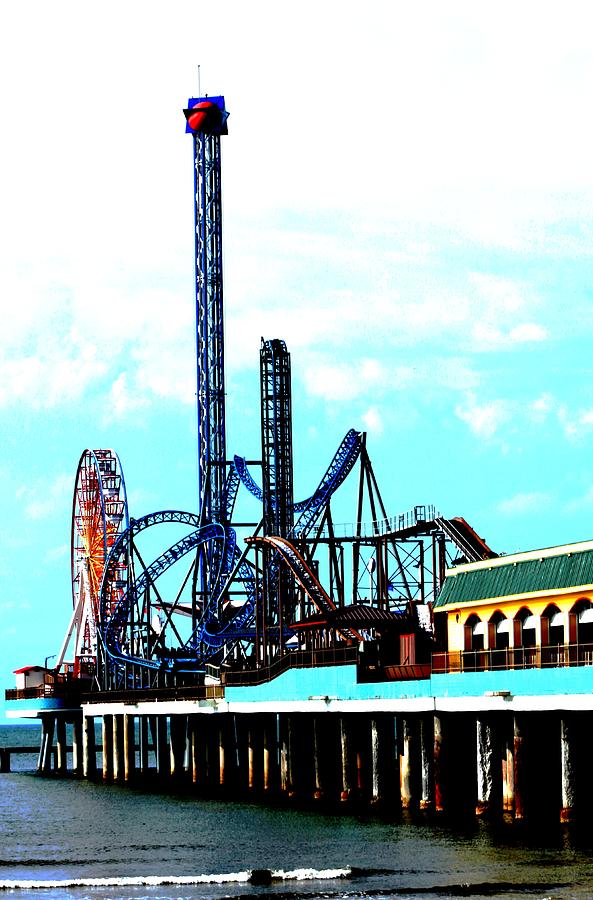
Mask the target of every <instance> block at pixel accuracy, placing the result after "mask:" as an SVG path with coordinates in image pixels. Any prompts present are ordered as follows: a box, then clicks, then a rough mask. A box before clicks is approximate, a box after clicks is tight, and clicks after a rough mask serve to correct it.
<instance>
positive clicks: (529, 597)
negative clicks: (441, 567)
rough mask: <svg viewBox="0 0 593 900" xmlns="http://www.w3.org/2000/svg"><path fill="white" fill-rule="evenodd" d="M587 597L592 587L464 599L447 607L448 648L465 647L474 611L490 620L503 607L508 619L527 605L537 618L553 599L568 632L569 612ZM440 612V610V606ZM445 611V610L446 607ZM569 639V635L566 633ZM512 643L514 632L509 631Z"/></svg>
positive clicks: (503, 612) (591, 594)
mask: <svg viewBox="0 0 593 900" xmlns="http://www.w3.org/2000/svg"><path fill="white" fill-rule="evenodd" d="M582 599H587V600H591V601H592V602H593V590H591V589H589V590H580V589H579V588H578V587H577V588H574V589H570V590H563V591H561V592H557V593H553V592H546V593H545V594H544V595H542V594H523V595H521V596H515V597H498V598H494V599H490V600H477V601H476V602H475V603H471V602H470V603H461V604H460V605H459V606H458V607H447V609H446V612H447V637H448V642H449V643H448V647H449V651H456V650H463V649H464V626H465V623H466V622H467V620H468V619H469V617H470V616H472V615H477V616H479V618H480V620H481V621H482V622H485V623H487V622H488V621H489V620H490V618H491V617H492V616H493V615H494V613H495V612H498V611H500V612H501V613H502V614H503V615H504V616H506V618H507V619H514V618H515V616H516V615H517V613H518V612H519V610H521V609H524V608H527V609H528V610H529V611H530V613H531V614H532V615H534V616H536V617H537V618H538V619H539V618H540V617H541V614H542V613H543V612H544V610H545V609H546V607H547V606H549V605H550V603H554V604H555V605H556V606H557V607H558V609H559V610H560V612H561V613H563V614H564V616H565V622H564V633H565V635H568V614H569V612H570V610H571V609H572V607H573V606H574V604H575V603H577V601H579V600H582ZM437 612H440V610H437ZM443 612H445V610H443ZM540 635H541V630H540V629H539V628H538V629H537V643H540ZM567 640H568V637H567ZM510 641H511V646H512V641H513V635H512V631H511V634H510ZM484 642H485V643H484V646H485V647H487V646H488V636H487V629H486V633H485V635H484Z"/></svg>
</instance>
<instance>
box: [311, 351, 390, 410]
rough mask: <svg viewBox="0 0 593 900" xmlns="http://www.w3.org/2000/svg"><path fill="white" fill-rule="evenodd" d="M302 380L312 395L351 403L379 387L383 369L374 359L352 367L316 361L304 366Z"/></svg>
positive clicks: (350, 365)
mask: <svg viewBox="0 0 593 900" xmlns="http://www.w3.org/2000/svg"><path fill="white" fill-rule="evenodd" d="M304 377H305V386H306V389H307V392H308V393H309V394H310V395H311V396H315V397H322V398H323V399H325V400H352V399H354V398H356V397H359V396H361V395H363V394H365V393H366V392H367V391H368V390H370V389H371V388H373V386H375V385H377V384H379V383H380V382H381V380H382V379H383V378H384V377H385V370H384V368H383V366H382V365H381V364H380V363H379V362H378V361H377V360H375V359H362V360H359V361H357V362H356V363H353V364H348V363H337V364H330V363H322V362H317V363H313V364H311V365H308V366H307V367H306V369H305V376H304Z"/></svg>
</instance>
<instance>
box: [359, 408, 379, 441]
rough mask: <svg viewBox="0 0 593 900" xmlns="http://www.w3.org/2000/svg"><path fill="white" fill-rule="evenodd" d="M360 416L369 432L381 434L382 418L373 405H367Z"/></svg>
mask: <svg viewBox="0 0 593 900" xmlns="http://www.w3.org/2000/svg"><path fill="white" fill-rule="evenodd" d="M361 418H362V421H363V422H364V424H365V425H366V429H367V431H368V432H370V434H372V435H376V436H379V435H381V434H383V420H382V418H381V415H380V413H379V411H378V410H377V408H376V407H375V406H369V408H368V409H367V411H366V412H365V413H363V415H362V417H361Z"/></svg>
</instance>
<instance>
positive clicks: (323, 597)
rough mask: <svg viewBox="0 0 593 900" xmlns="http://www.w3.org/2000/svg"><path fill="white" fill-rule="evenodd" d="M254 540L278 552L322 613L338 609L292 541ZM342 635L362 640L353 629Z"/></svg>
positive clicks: (275, 539)
mask: <svg viewBox="0 0 593 900" xmlns="http://www.w3.org/2000/svg"><path fill="white" fill-rule="evenodd" d="M252 540H253V541H255V542H257V543H261V544H269V545H270V546H272V547H274V549H275V550H277V551H278V553H279V554H280V556H281V557H282V559H283V560H284V562H285V563H286V564H287V566H288V567H289V568H290V570H291V571H292V573H293V574H294V576H295V578H296V580H297V581H298V582H299V584H300V585H301V587H302V588H303V590H304V591H305V593H306V594H307V596H308V597H309V598H310V599H311V600H312V601H313V603H314V604H315V606H316V607H317V609H318V610H319V611H320V612H322V613H328V612H331V611H332V610H335V609H336V604H335V603H334V601H333V600H332V598H331V597H330V596H329V594H328V593H327V592H326V591H325V589H324V588H323V587H322V586H321V584H320V583H319V581H318V580H317V578H316V576H315V575H314V573H313V572H312V570H311V569H310V567H309V566H308V564H307V563H306V562H305V560H304V559H303V557H302V556H301V554H300V553H299V552H298V550H297V549H296V547H294V546H293V544H291V543H290V541H288V540H286V538H281V537H274V536H268V537H256V538H252ZM341 633H342V634H343V635H344V637H346V638H348V639H350V640H357V641H360V640H361V636H360V635H359V633H358V632H357V631H354V630H353V629H351V628H343V629H341Z"/></svg>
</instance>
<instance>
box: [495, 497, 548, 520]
mask: <svg viewBox="0 0 593 900" xmlns="http://www.w3.org/2000/svg"><path fill="white" fill-rule="evenodd" d="M550 499H551V498H550V495H549V494H545V493H542V492H539V491H533V492H532V493H518V494H515V495H514V496H513V497H509V498H508V499H507V500H501V501H500V503H499V504H498V505H497V507H496V508H497V510H498V512H500V513H502V514H503V515H505V516H520V515H525V514H527V513H534V512H539V511H540V510H542V509H544V508H545V507H546V506H548V504H549V503H550Z"/></svg>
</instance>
